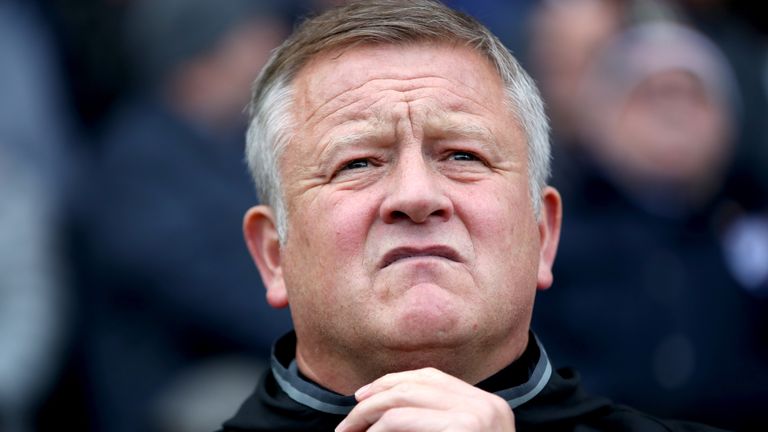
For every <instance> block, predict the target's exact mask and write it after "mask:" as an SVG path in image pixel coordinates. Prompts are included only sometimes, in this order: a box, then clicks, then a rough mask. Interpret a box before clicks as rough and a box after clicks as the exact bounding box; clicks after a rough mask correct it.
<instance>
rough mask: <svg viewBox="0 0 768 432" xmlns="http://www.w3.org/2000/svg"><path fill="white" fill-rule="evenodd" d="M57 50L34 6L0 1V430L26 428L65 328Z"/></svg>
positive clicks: (55, 365)
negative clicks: (60, 238) (61, 245)
mask: <svg viewBox="0 0 768 432" xmlns="http://www.w3.org/2000/svg"><path fill="white" fill-rule="evenodd" d="M55 58H56V53H55V50H54V48H53V47H52V44H51V40H50V38H49V34H48V32H47V29H46V28H45V26H44V25H43V24H42V21H41V19H40V17H39V14H38V11H37V10H36V9H35V8H34V7H31V6H30V5H29V4H28V3H26V2H18V1H3V2H0V95H2V97H0V197H2V200H0V430H2V431H4V432H23V431H28V430H33V429H32V428H33V424H34V421H33V420H34V413H35V412H36V410H37V408H38V407H39V405H40V404H41V400H42V399H43V397H44V395H45V394H46V393H47V391H49V389H50V387H51V381H52V380H53V377H54V376H55V374H56V373H57V372H58V369H59V368H60V367H61V365H60V363H61V362H62V359H63V354H62V352H63V345H64V343H65V340H66V339H67V336H68V331H69V320H68V318H69V314H68V312H69V310H68V306H69V304H68V302H67V300H68V294H69V292H68V289H69V287H68V285H67V279H66V277H65V276H66V272H65V271H64V268H63V266H62V253H61V252H62V251H61V248H60V245H59V242H58V240H59V234H60V232H59V230H60V228H61V217H62V208H61V206H62V202H63V199H62V197H63V194H64V193H65V187H66V184H67V181H66V180H67V178H68V177H67V176H68V174H69V173H70V170H71V169H72V168H73V167H72V163H73V160H72V159H71V158H70V155H68V154H67V153H66V150H67V146H69V145H70V144H71V143H70V139H71V136H70V134H71V132H72V131H71V125H70V124H69V119H68V117H67V114H66V111H65V106H64V98H63V95H62V88H61V82H60V77H59V75H58V68H57V67H56V63H55Z"/></svg>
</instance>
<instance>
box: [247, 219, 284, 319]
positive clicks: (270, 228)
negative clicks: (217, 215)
mask: <svg viewBox="0 0 768 432" xmlns="http://www.w3.org/2000/svg"><path fill="white" fill-rule="evenodd" d="M243 234H244V235H245V242H246V244H247V245H248V251H250V253H251V257H253V261H254V262H255V263H256V266H257V267H258V268H259V273H261V279H262V281H264V286H266V287H267V303H269V304H270V306H272V307H274V308H284V307H286V306H288V293H287V291H286V289H285V280H284V279H283V269H282V267H281V264H282V263H281V256H280V241H279V239H278V235H277V224H276V223H275V215H274V213H273V212H272V209H271V208H270V207H268V206H264V205H259V206H256V207H251V208H250V209H249V210H248V212H247V213H246V214H245V218H244V219H243Z"/></svg>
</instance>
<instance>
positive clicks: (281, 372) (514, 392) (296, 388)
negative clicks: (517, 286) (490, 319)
mask: <svg viewBox="0 0 768 432" xmlns="http://www.w3.org/2000/svg"><path fill="white" fill-rule="evenodd" d="M533 337H534V340H535V341H536V344H537V345H538V347H539V351H540V353H541V354H540V355H539V360H538V362H537V363H536V366H535V367H534V369H533V372H532V373H531V376H530V378H529V379H528V381H526V382H525V383H523V384H521V385H519V386H515V387H511V388H508V389H506V390H501V391H498V392H496V393H495V394H496V395H497V396H500V397H501V398H503V399H504V400H506V401H507V403H509V406H510V407H512V408H513V409H514V408H517V407H519V406H520V405H522V404H524V403H526V402H528V401H529V400H531V399H533V398H534V397H536V395H538V394H539V393H540V392H541V391H542V390H543V389H544V387H545V386H546V385H547V383H548V382H549V379H550V378H551V376H552V365H551V363H550V362H549V357H548V356H547V352H546V351H545V350H544V346H543V345H542V344H541V342H540V341H539V338H538V337H536V335H533ZM272 373H273V375H274V376H275V379H276V380H277V384H278V385H279V386H280V388H282V389H283V391H284V392H285V393H286V394H287V395H288V396H289V397H290V398H291V399H293V400H295V401H296V402H298V403H300V404H302V405H306V406H308V407H310V408H313V409H315V410H317V411H321V412H324V413H328V414H338V415H347V414H349V412H350V411H352V408H354V407H355V404H356V403H357V401H356V400H355V397H354V396H344V395H340V394H338V393H334V392H332V391H330V390H326V389H324V388H322V387H320V386H318V385H317V384H314V383H312V382H309V381H307V380H305V379H303V378H301V376H300V375H299V372H298V368H297V367H296V360H295V359H294V360H292V361H291V363H290V365H289V366H288V367H285V366H284V365H282V364H281V363H280V362H279V361H278V360H277V358H276V357H275V356H274V355H273V356H272Z"/></svg>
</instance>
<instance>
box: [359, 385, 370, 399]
mask: <svg viewBox="0 0 768 432" xmlns="http://www.w3.org/2000/svg"><path fill="white" fill-rule="evenodd" d="M369 388H371V385H370V384H366V385H364V386H362V387H360V388H359V389H357V391H356V392H355V398H356V399H360V398H361V397H363V396H364V395H365V393H366V392H367V391H368V389H369Z"/></svg>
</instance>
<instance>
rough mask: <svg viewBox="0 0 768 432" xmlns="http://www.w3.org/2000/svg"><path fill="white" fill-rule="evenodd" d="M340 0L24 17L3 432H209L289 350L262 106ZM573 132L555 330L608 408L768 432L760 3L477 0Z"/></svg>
mask: <svg viewBox="0 0 768 432" xmlns="http://www.w3.org/2000/svg"><path fill="white" fill-rule="evenodd" d="M334 3H339V2H338V1H336V2H334V1H321V0H316V1H311V0H291V1H268V0H77V1H75V0H0V94H2V95H3V96H2V98H0V198H1V199H0V431H2V432H27V431H48V430H52V431H53V430H62V429H67V430H81V431H105V432H118V431H150V432H152V431H156V432H176V431H178V432H195V431H210V430H213V429H215V428H216V427H217V426H218V425H219V424H220V423H221V422H222V421H223V420H225V419H226V418H228V417H229V416H231V415H232V414H233V413H234V411H235V409H236V408H237V406H238V405H239V403H240V402H241V401H242V400H243V399H244V398H245V396H246V395H247V394H248V393H249V392H250V391H251V389H252V388H253V386H254V385H255V383H256V380H257V378H258V376H259V374H260V372H261V371H262V370H263V369H264V367H266V366H265V365H266V361H267V360H266V359H267V356H268V354H269V347H270V344H271V341H272V340H273V339H275V338H276V337H277V336H278V335H280V334H282V333H283V332H285V331H286V330H288V329H289V328H290V319H289V316H288V313H287V311H284V310H283V311H276V310H272V309H270V308H269V307H268V306H267V305H266V302H265V301H264V289H263V286H262V285H261V282H260V280H259V277H258V273H257V271H256V269H255V267H254V266H253V265H252V264H251V261H250V258H249V256H248V253H247V250H246V248H245V245H244V242H243V241H242V236H241V232H240V226H241V219H242V216H243V214H244V212H245V210H246V209H247V208H248V207H249V206H251V205H253V204H254V203H255V202H256V197H255V193H254V192H253V188H252V186H251V183H250V180H249V176H248V174H247V171H246V167H245V164H244V162H243V149H244V140H243V134H244V128H245V120H246V119H245V115H244V113H243V108H244V106H245V105H246V103H247V101H248V97H249V86H250V83H251V81H252V80H253V78H254V77H255V75H256V74H257V73H258V70H259V69H260V67H261V66H262V65H263V63H264V62H265V60H266V58H267V56H268V54H269V52H270V50H271V49H272V48H274V47H275V46H276V45H278V44H279V43H280V41H281V40H282V39H283V38H284V37H285V36H286V35H287V34H289V33H290V31H291V29H292V27H293V26H294V25H295V24H296V23H297V22H298V20H300V19H301V18H302V17H305V16H307V15H308V14H312V13H315V12H317V11H320V10H323V9H324V8H326V7H329V6H330V5H332V4H334ZM448 3H449V4H450V5H452V6H454V7H457V8H459V9H462V10H464V11H466V12H468V13H470V14H472V15H474V16H475V17H477V18H478V19H480V20H481V21H482V22H484V23H485V24H486V25H487V26H489V27H490V28H491V29H492V30H493V31H494V32H495V33H496V34H497V35H499V36H500V37H501V38H502V39H503V41H504V42H505V43H506V44H507V46H508V47H510V49H512V51H513V52H514V53H515V55H516V56H517V57H518V58H519V59H520V60H521V62H522V63H523V64H524V66H525V67H526V68H527V69H528V70H529V71H530V72H531V73H532V75H533V76H534V77H535V79H536V80H537V82H538V83H539V85H540V88H541V91H542V93H543V95H544V98H545V101H546V103H547V109H548V114H549V116H550V118H551V120H552V127H553V130H552V138H553V146H554V148H553V150H554V154H555V160H554V173H553V174H554V175H553V183H554V185H555V186H557V187H558V188H559V189H560V190H561V192H562V195H563V200H564V211H565V218H564V227H563V235H562V239H561V247H560V253H559V255H558V259H557V262H556V265H555V284H554V286H553V287H552V288H551V289H550V290H548V291H544V292H541V293H540V294H539V298H538V299H537V304H536V310H535V311H534V330H535V331H536V332H537V333H538V335H539V337H540V338H541V339H542V340H543V341H544V343H545V344H546V346H547V348H548V350H549V351H550V352H549V354H550V357H552V360H553V362H554V363H555V365H556V366H565V365H572V366H575V367H576V368H577V369H578V370H579V371H580V372H581V375H582V378H583V380H584V382H585V384H586V386H587V389H588V390H589V391H591V392H593V393H599V394H604V395H607V396H609V397H611V398H613V399H615V400H616V401H618V402H620V403H626V404H630V405H633V406H635V407H637V408H640V409H642V410H646V411H649V412H651V413H653V414H655V415H659V416H663V417H675V418H682V419H689V420H695V421H700V422H707V423H710V424H712V425H716V426H720V427H723V428H729V429H735V430H745V431H746V430H754V431H758V430H760V431H762V430H768V420H766V419H765V416H764V413H763V411H764V409H765V406H767V405H768V192H766V191H768V126H766V124H768V117H767V116H768V114H767V113H768V16H766V15H765V14H764V13H761V12H759V11H761V10H762V8H760V3H759V2H750V1H747V0H667V1H664V0H474V1H471V0H464V1H461V0H455V1H449V2H448Z"/></svg>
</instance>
